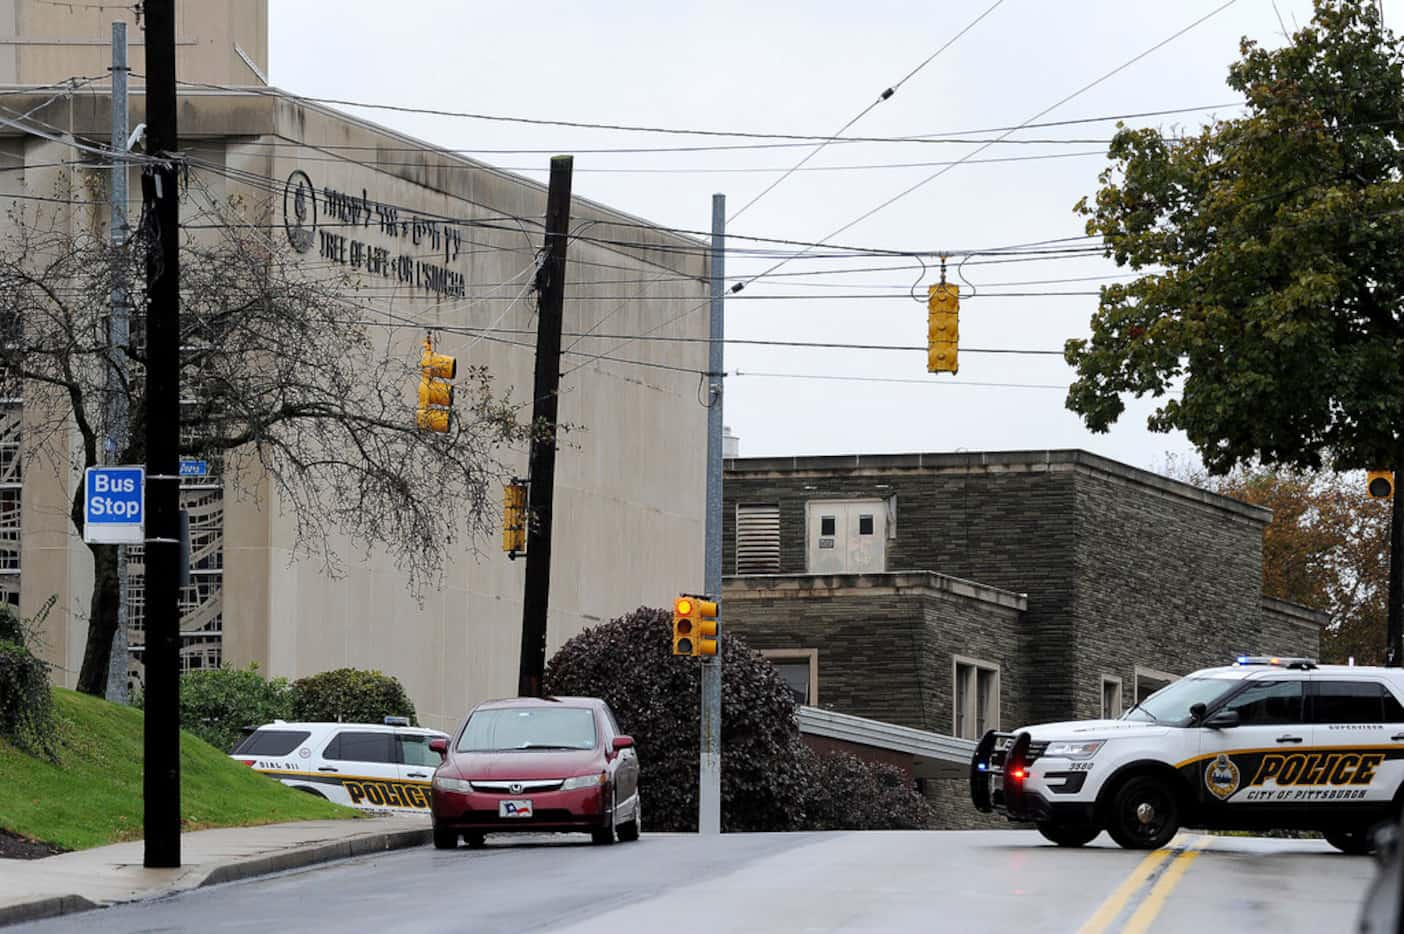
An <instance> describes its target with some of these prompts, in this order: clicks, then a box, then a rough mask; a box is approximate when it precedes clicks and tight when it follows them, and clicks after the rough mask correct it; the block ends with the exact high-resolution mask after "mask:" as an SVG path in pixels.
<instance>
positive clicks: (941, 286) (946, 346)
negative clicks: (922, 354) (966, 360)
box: [926, 276, 960, 373]
mask: <svg viewBox="0 0 1404 934" xmlns="http://www.w3.org/2000/svg"><path fill="white" fill-rule="evenodd" d="M959 337H960V289H959V288H957V287H956V286H954V285H952V284H951V283H949V282H946V281H945V277H944V276H942V279H941V281H940V282H938V283H937V284H936V285H933V286H931V287H930V288H929V289H927V292H926V371H927V372H928V373H955V372H957V371H958V370H959V369H960V362H959V360H958V359H957V357H956V349H957V348H956V344H957V341H958V339H959Z"/></svg>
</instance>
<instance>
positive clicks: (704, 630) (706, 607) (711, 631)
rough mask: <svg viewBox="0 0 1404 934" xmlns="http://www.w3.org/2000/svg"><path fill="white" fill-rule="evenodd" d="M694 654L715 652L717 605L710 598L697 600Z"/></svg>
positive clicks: (714, 653) (713, 653)
mask: <svg viewBox="0 0 1404 934" xmlns="http://www.w3.org/2000/svg"><path fill="white" fill-rule="evenodd" d="M696 606H697V616H698V619H697V639H696V642H695V644H696V646H697V648H696V650H695V652H694V654H696V655H716V654H717V605H716V604H715V603H713V602H712V601H711V600H698V601H696Z"/></svg>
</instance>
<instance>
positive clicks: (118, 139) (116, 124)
mask: <svg viewBox="0 0 1404 934" xmlns="http://www.w3.org/2000/svg"><path fill="white" fill-rule="evenodd" d="M130 70H131V69H129V68H128V67H127V24H126V23H124V22H120V21H119V22H114V23H113V24H112V186H111V200H110V204H109V213H110V215H111V216H110V218H109V225H108V233H109V239H110V242H111V244H112V256H113V262H112V317H111V319H110V320H109V321H108V335H107V339H108V347H109V348H110V349H109V351H108V353H109V358H108V369H107V438H106V440H105V448H106V454H105V457H104V462H105V463H107V464H109V465H116V464H120V463H121V460H122V455H123V452H125V451H126V450H127V447H128V444H127V426H128V417H127V388H126V386H127V357H126V350H127V342H128V339H129V337H130V332H131V324H130V316H129V312H128V309H127V282H126V267H125V266H124V265H123V264H122V259H121V251H122V248H123V246H124V245H125V244H126V242H127V161H126V155H127V72H128V71H130ZM115 547H116V549H117V628H116V630H114V631H113V633H112V657H111V659H110V660H109V662H108V666H107V699H108V700H110V701H113V702H114V703H118V704H125V703H126V702H127V548H126V546H125V545H117V546H115Z"/></svg>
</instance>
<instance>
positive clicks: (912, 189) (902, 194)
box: [732, 0, 1238, 291]
mask: <svg viewBox="0 0 1404 934" xmlns="http://www.w3.org/2000/svg"><path fill="white" fill-rule="evenodd" d="M1237 2H1238V0H1225V2H1224V3H1222V4H1220V5H1219V6H1217V7H1215V8H1214V9H1213V10H1210V11H1209V12H1208V13H1206V14H1204V15H1203V16H1201V17H1199V18H1198V19H1196V20H1194V21H1193V22H1192V23H1190V24H1189V25H1188V26H1184V27H1182V28H1180V29H1179V30H1177V31H1176V32H1174V33H1173V34H1171V35H1170V36H1169V37H1167V38H1165V39H1162V40H1161V41H1160V42H1157V43H1156V44H1155V45H1153V46H1151V47H1150V48H1149V49H1146V50H1145V51H1144V52H1141V53H1140V54H1138V55H1135V56H1133V57H1132V58H1130V59H1129V60H1127V61H1125V62H1123V63H1122V64H1120V65H1118V66H1117V67H1115V68H1113V69H1112V70H1111V71H1109V72H1107V73H1106V74H1104V75H1102V76H1101V77H1099V78H1096V79H1094V80H1092V81H1090V82H1088V83H1087V84H1085V85H1083V86H1082V87H1080V88H1078V89H1077V90H1075V91H1073V92H1072V93H1071V94H1068V95H1066V96H1064V97H1061V98H1059V99H1058V100H1057V101H1054V102H1053V103H1052V104H1050V105H1049V106H1047V107H1045V108H1044V109H1042V110H1040V111H1039V112H1038V113H1036V114H1034V115H1033V116H1032V117H1030V118H1029V119H1028V120H1026V121H1024V122H1023V123H1021V124H1019V125H1018V126H1017V127H1014V128H1012V129H1010V130H1007V131H1006V132H1005V133H1004V134H1002V135H1001V136H1000V137H999V138H998V139H999V140H1002V139H1004V138H1005V137H1007V136H1009V135H1011V134H1013V133H1015V132H1017V131H1018V130H1019V129H1020V128H1022V127H1023V126H1024V125H1025V124H1028V123H1032V122H1033V121H1035V120H1038V119H1040V118H1042V117H1044V116H1046V115H1047V114H1049V113H1051V112H1052V111H1054V110H1056V109H1057V108H1059V107H1061V106H1063V105H1064V104H1066V103H1068V102H1069V101H1071V100H1074V99H1075V98H1077V97H1080V96H1081V95H1083V94H1085V93H1087V92H1088V91H1090V90H1092V89H1093V88H1095V87H1097V86H1098V85H1100V84H1102V83H1103V82H1105V81H1108V80H1110V79H1111V78H1113V77H1115V76H1116V75H1118V74H1120V73H1121V72H1123V71H1125V70H1126V69H1127V68H1130V67H1131V66H1132V65H1134V64H1136V63H1137V62H1139V61H1141V60H1142V59H1144V58H1146V57H1147V56H1148V55H1151V54H1152V53H1154V52H1156V51H1158V50H1159V49H1162V48H1164V47H1165V46H1167V45H1169V44H1170V43H1171V42H1174V41H1175V40H1176V39H1178V38H1179V37H1180V36H1183V35H1184V34H1185V33H1187V32H1189V31H1190V30H1192V29H1194V28H1195V27H1196V26H1199V25H1200V24H1201V23H1204V22H1206V21H1207V20H1209V19H1210V18H1212V17H1214V16H1217V15H1218V14H1219V13H1222V12H1223V11H1224V10H1227V9H1228V8H1229V7H1231V6H1233V5H1234V4H1235V3H1237ZM996 141H998V140H995V141H991V142H988V143H985V144H983V145H981V146H980V147H978V148H977V149H974V150H972V151H971V152H970V153H968V154H967V155H966V157H965V158H966V159H970V158H973V157H975V156H977V155H979V154H980V153H982V152H984V151H985V150H986V149H988V148H989V147H990V146H992V145H994V143H995V142H996ZM956 164H959V162H957V163H956ZM953 168H955V166H954V165H950V166H945V167H943V168H941V169H938V170H937V171H935V172H933V173H932V174H930V175H928V176H926V177H925V178H923V179H922V180H921V181H919V182H917V183H916V184H915V185H911V186H909V187H907V188H905V189H903V190H902V191H900V192H898V193H897V194H895V195H893V196H892V197H890V198H888V199H887V200H885V201H883V202H882V203H880V204H879V205H877V207H874V208H872V209H870V210H868V211H865V212H863V213H862V214H860V215H858V216H857V217H855V218H854V219H853V220H851V221H849V222H848V223H846V224H844V225H842V226H841V227H838V228H836V229H835V230H834V231H833V232H832V233H830V234H829V235H828V236H826V237H824V238H822V239H821V240H820V241H819V242H820V243H821V244H822V243H827V242H828V241H829V240H832V239H833V238H834V237H837V236H839V235H841V234H843V233H844V232H845V231H848V230H851V229H852V228H854V227H856V226H857V225H858V224H861V223H862V222H863V221H865V220H867V219H868V218H870V217H872V216H873V215H874V214H877V213H878V212H880V211H882V210H884V209H886V208H887V207H889V206H891V205H893V204H895V203H896V202H898V201H900V200H901V199H903V198H905V197H907V196H908V195H910V194H912V193H914V192H916V191H918V190H920V189H921V188H923V187H925V186H926V185H928V184H929V183H931V182H933V181H935V180H936V179H938V178H940V177H941V176H942V175H944V174H946V173H947V172H949V171H950V170H951V169H953ZM787 262H789V260H782V261H780V262H779V263H776V264H775V265H774V266H772V267H770V268H769V269H767V270H765V271H764V272H762V273H760V274H759V275H756V276H753V277H752V278H751V279H749V280H748V281H747V282H746V283H745V284H743V285H741V286H740V287H739V288H744V287H745V285H749V284H750V283H752V282H755V281H756V280H757V279H761V278H764V277H765V276H766V275H768V274H769V273H771V272H774V271H775V270H776V269H779V268H781V267H782V266H784V265H785V264H786V263H787ZM739 288H738V287H737V286H733V287H732V289H733V291H739Z"/></svg>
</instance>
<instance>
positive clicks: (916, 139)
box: [132, 0, 1241, 155]
mask: <svg viewBox="0 0 1404 934" xmlns="http://www.w3.org/2000/svg"><path fill="white" fill-rule="evenodd" d="M1233 2H1236V0H1233ZM996 5H998V4H996ZM1216 12H1217V11H1216ZM1213 15H1214V14H1213V13H1210V14H1209V15H1208V16H1206V17H1204V19H1208V18H1209V16H1213ZM1194 25H1198V23H1194V24H1191V27H1188V28H1193V26H1194ZM1188 28H1187V29H1186V30H1185V31H1188ZM1171 38H1172V39H1174V38H1178V36H1174V37H1171ZM1151 51H1154V49H1152V50H1151ZM132 77H134V78H141V77H143V75H141V74H140V73H137V72H133V73H132ZM177 83H178V84H180V85H183V86H186V87H194V88H203V89H206V90H213V91H221V92H227V93H240V94H257V95H261V96H266V97H276V98H280V99H284V100H290V101H302V102H305V103H309V104H331V105H335V106H339V107H359V108H363V109H367V110H386V111H393V112H397V113H410V114H420V115H425V116H434V117H455V118H462V119H469V120H486V121H492V122H501V123H519V124H527V125H532V126H561V127H570V128H574V129H587V130H613V131H623V132H631V133H657V134H667V135H676V136H710V137H732V138H736V139H764V140H791V141H799V142H798V143H797V145H798V146H801V147H803V146H812V145H814V144H815V143H819V142H828V143H833V144H842V143H928V142H946V141H948V138H949V137H951V136H953V135H963V134H957V133H953V132H952V131H949V130H947V131H943V132H941V133H922V134H913V135H908V136H846V137H838V136H832V135H825V134H821V133H773V132H761V131H753V130H710V129H697V128H689V127H659V126H647V125H634V124H622V123H591V122H588V121H580V120H545V119H538V118H534V117H514V116H506V115H501V114H484V113H474V112H469V111H457V110H446V109H442V108H434V107H412V106H408V105H403V104H379V103H373V102H369V101H355V100H348V99H345V98H336V97H318V96H312V95H304V94H296V93H293V92H291V91H285V90H282V89H280V88H269V87H236V86H233V85H221V84H214V83H210V82H204V81H178V82H177ZM1225 106H1241V102H1238V103H1231V104H1216V105H1207V106H1201V107H1185V108H1171V109H1166V110H1156V111H1144V112H1141V113H1131V114H1121V115H1115V116H1109V117H1095V118H1082V119H1077V120H1065V121H1057V122H1052V123H1045V124H1041V123H1035V122H1034V121H1035V120H1037V119H1038V118H1037V117H1035V118H1034V119H1033V120H1028V121H1025V122H1023V123H1020V124H1018V125H1016V126H1014V127H1007V128H1006V127H998V128H992V129H989V130H979V131H965V134H973V133H976V132H981V133H983V132H998V131H1002V130H1006V129H1007V130H1009V131H1010V132H1013V131H1016V130H1023V129H1036V128H1041V127H1048V126H1071V125H1075V124H1079V123H1105V122H1108V121H1110V120H1121V119H1136V118H1139V117H1143V116H1161V115H1168V114H1176V113H1191V112H1194V111H1202V110H1215V109H1218V108H1219V107H1225ZM1052 109H1053V108H1049V110H1052ZM1046 112H1047V111H1045V113H1046ZM962 142H969V141H968V140H962ZM1055 142H1076V140H1061V141H1055ZM1081 142H1105V140H1100V139H1098V140H1081ZM375 148H377V149H380V148H382V147H375ZM416 148H418V147H416ZM563 148H564V149H569V150H570V151H572V152H576V153H580V152H589V151H590V150H588V149H578V148H575V147H557V148H554V149H542V150H525V149H512V150H501V149H497V150H485V149H461V150H452V151H456V152H463V153H472V152H479V153H481V152H492V153H495V154H498V155H501V154H503V153H528V152H530V153H533V154H545V153H559V152H560V151H561V150H562V149H563ZM618 151H625V150H618ZM628 151H645V152H653V151H659V150H655V149H644V150H638V149H630V150H628ZM680 151H681V150H680ZM688 151H692V150H690V149H689V150H688Z"/></svg>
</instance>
